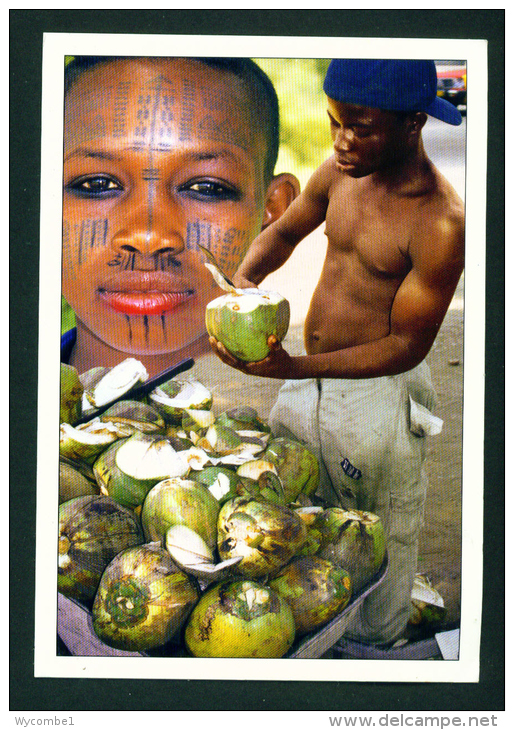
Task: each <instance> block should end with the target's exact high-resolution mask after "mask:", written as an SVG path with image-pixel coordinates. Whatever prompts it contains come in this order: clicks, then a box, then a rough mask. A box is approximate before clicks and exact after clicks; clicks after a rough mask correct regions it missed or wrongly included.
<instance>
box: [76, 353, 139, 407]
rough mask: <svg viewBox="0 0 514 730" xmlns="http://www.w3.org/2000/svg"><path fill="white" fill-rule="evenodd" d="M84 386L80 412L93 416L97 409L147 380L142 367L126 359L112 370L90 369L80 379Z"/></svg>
mask: <svg viewBox="0 0 514 730" xmlns="http://www.w3.org/2000/svg"><path fill="white" fill-rule="evenodd" d="M80 379H81V382H82V384H83V385H84V394H83V396H82V412H83V414H86V415H87V414H88V413H90V414H91V415H94V413H95V411H96V409H97V408H101V407H102V406H105V405H107V404H108V403H112V402H113V401H115V400H117V399H119V398H121V396H123V395H125V394H128V393H130V391H131V390H132V388H134V386H136V385H137V384H138V383H140V382H143V383H144V382H145V381H146V380H148V372H147V371H146V368H145V367H144V365H143V364H142V363H141V362H140V361H139V360H136V359H135V358H133V357H128V358H126V359H125V360H123V361H122V362H120V363H118V365H115V366H114V367H112V368H92V369H91V370H89V371H86V373H84V374H83V375H81V377H80Z"/></svg>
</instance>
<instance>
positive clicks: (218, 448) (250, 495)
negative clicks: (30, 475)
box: [58, 358, 385, 657]
mask: <svg viewBox="0 0 514 730" xmlns="http://www.w3.org/2000/svg"><path fill="white" fill-rule="evenodd" d="M145 379H146V373H145V371H144V368H142V366H141V364H140V363H138V362H137V361H135V360H133V359H132V358H129V359H128V360H127V361H124V362H123V363H121V364H120V365H118V366H116V367H115V368H111V369H96V368H95V371H94V372H93V371H90V372H88V373H85V374H83V375H81V376H80V377H79V376H78V373H77V372H76V371H75V370H74V369H73V368H71V367H70V366H64V365H63V366H62V377H61V416H62V417H63V422H62V424H61V440H60V485H59V493H60V508H59V569H58V589H59V591H61V592H62V593H63V594H64V595H66V596H68V597H71V598H74V599H76V600H79V601H81V602H83V603H84V604H85V606H86V607H88V608H89V609H90V610H91V612H92V622H93V627H94V630H95V632H96V634H97V635H98V637H99V638H100V639H101V640H102V641H103V642H104V643H105V644H107V645H109V646H111V647H115V648H117V649H122V650H128V651H148V650H151V649H155V648H156V647H166V645H168V644H170V642H171V644H172V645H173V646H174V651H175V650H176V646H177V644H179V645H180V646H181V647H183V651H184V653H185V654H188V655H193V656H198V657H245V656H248V657H281V656H284V655H285V654H287V652H288V651H289V650H290V649H291V647H292V646H293V644H294V642H295V641H296V640H297V639H298V638H299V637H302V636H305V635H306V634H308V633H310V632H313V631H317V630H318V629H320V628H321V627H322V626H324V625H325V624H327V623H328V622H329V621H330V620H332V619H333V618H334V617H335V616H337V615H338V614H339V613H341V612H342V611H343V610H344V608H345V607H346V606H347V605H348V604H349V602H350V601H351V600H352V596H355V595H356V594H357V593H358V592H359V591H360V590H361V589H362V588H363V587H364V586H365V585H366V584H367V583H368V582H369V581H370V580H372V579H373V577H374V576H375V574H376V573H377V571H378V570H379V569H380V567H381V565H382V562H383V560H384V555H385V537H384V531H383V528H382V524H381V522H380V520H379V518H378V517H377V516H376V515H372V514H370V513H364V512H357V511H351V512H348V511H345V510H342V509H339V508H326V507H325V506H324V505H323V504H322V503H321V502H320V500H319V499H318V498H317V497H316V496H315V492H316V489H317V487H318V484H319V464H318V461H317V459H316V457H315V456H314V454H313V453H311V451H310V450H309V449H307V448H306V447H305V446H304V445H303V444H301V443H299V442H298V441H295V440H294V439H292V438H284V437H276V436H275V435H274V434H273V433H272V431H271V429H270V427H269V425H268V424H267V423H266V422H265V421H264V420H263V419H262V418H260V417H259V415H258V413H257V412H256V411H255V409H253V408H251V407H248V406H240V407H235V408H232V409H229V410H226V411H224V412H222V413H216V411H215V409H214V408H213V396H212V393H211V392H210V391H209V390H208V389H207V388H206V387H205V386H204V385H203V384H201V383H199V382H197V381H195V380H194V379H179V377H178V376H177V377H176V378H173V379H171V380H169V381H168V382H166V383H164V384H162V385H161V386H159V387H157V388H155V389H154V390H153V391H151V392H150V393H149V395H148V396H147V397H146V398H145V399H144V401H140V400H132V399H131V398H130V394H131V390H132V389H133V388H135V387H136V386H137V385H138V383H141V381H144V380H145ZM120 396H121V399H120ZM109 398H110V399H111V400H116V399H117V402H116V403H114V404H113V405H112V406H111V407H108V408H107V410H105V406H106V404H108V403H109ZM100 408H102V409H104V410H102V411H101V412H100ZM95 411H98V413H96V415H95ZM84 414H85V415H86V421H85V422H79V421H83V420H84ZM88 414H89V415H90V418H89V420H87V416H88Z"/></svg>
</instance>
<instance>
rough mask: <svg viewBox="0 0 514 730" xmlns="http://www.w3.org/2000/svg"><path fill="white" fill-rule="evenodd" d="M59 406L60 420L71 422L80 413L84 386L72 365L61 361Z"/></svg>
mask: <svg viewBox="0 0 514 730" xmlns="http://www.w3.org/2000/svg"><path fill="white" fill-rule="evenodd" d="M60 390H61V407H60V413H59V417H60V422H61V423H71V424H73V423H74V422H75V421H76V420H78V418H79V417H80V414H81V401H82V394H83V392H84V386H83V385H82V383H81V382H80V378H79V374H78V372H77V370H76V369H75V368H74V367H73V366H72V365H66V364H65V363H63V362H62V363H61V389H60Z"/></svg>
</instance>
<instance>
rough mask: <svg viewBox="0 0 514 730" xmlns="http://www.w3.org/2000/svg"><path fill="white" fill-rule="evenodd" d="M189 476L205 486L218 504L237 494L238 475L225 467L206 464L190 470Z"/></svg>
mask: <svg viewBox="0 0 514 730" xmlns="http://www.w3.org/2000/svg"><path fill="white" fill-rule="evenodd" d="M189 478H190V479H192V480H193V481H195V482H200V483H201V484H203V485H204V486H206V487H207V489H208V490H209V491H210V492H211V494H212V495H213V496H214V497H216V499H217V500H218V502H219V503H220V504H223V502H226V501H227V500H228V499H232V497H235V496H237V485H238V483H239V479H238V476H237V474H236V473H235V472H234V471H232V469H228V468H227V467H224V466H206V467H204V468H203V469H200V470H199V471H196V472H193V471H192V472H191V473H190V474H189Z"/></svg>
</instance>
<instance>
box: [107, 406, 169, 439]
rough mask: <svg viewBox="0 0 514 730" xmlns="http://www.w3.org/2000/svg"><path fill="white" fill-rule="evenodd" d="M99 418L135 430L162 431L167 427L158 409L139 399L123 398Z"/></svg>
mask: <svg viewBox="0 0 514 730" xmlns="http://www.w3.org/2000/svg"><path fill="white" fill-rule="evenodd" d="M99 420H100V421H110V422H111V423H115V424H123V425H124V426H125V427H127V428H129V429H132V430H133V431H134V432H135V431H142V432H143V433H160V432H163V431H164V429H165V428H166V423H165V421H164V419H163V417H162V416H161V414H160V413H159V412H158V411H157V409H155V408H153V407H152V406H150V405H148V403H141V402H140V401H137V400H121V401H118V402H117V403H114V404H113V405H112V406H110V408H108V409H107V410H106V411H105V412H104V413H103V414H102V415H101V416H99Z"/></svg>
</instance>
